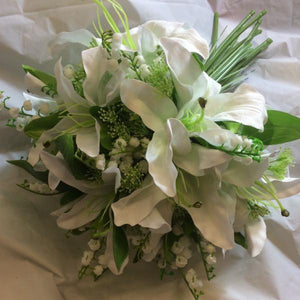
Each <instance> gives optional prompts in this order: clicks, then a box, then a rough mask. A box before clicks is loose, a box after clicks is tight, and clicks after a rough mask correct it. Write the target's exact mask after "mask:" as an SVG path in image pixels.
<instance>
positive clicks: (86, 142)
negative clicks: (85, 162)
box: [76, 121, 100, 157]
mask: <svg viewBox="0 0 300 300" xmlns="http://www.w3.org/2000/svg"><path fill="white" fill-rule="evenodd" d="M76 144H77V146H78V148H79V149H80V150H81V151H82V152H84V153H86V154H87V155H88V156H90V157H96V156H97V155H98V154H99V151H100V126H99V124H98V122H97V121H95V127H89V128H81V129H80V130H79V131H78V132H77V134H76Z"/></svg>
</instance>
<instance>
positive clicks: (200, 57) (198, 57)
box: [193, 52, 205, 71]
mask: <svg viewBox="0 0 300 300" xmlns="http://www.w3.org/2000/svg"><path fill="white" fill-rule="evenodd" d="M193 57H194V58H195V60H196V62H197V63H198V64H199V66H200V68H201V70H202V71H204V70H205V65H204V63H203V57H202V56H200V55H199V54H198V53H195V52H193Z"/></svg>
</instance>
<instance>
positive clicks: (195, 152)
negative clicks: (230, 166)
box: [173, 143, 231, 176]
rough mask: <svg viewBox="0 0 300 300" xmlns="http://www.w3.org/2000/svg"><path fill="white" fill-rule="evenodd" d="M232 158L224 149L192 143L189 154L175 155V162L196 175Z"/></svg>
mask: <svg viewBox="0 0 300 300" xmlns="http://www.w3.org/2000/svg"><path fill="white" fill-rule="evenodd" d="M230 159H231V156H230V155H228V154H226V153H225V152H223V151H219V150H214V149H208V148H205V147H202V146H200V145H197V144H195V143H192V148H191V151H190V152H189V153H188V154H187V155H174V156H173V161H174V162H175V164H176V165H177V166H178V167H179V168H181V169H183V170H185V171H186V172H188V173H190V174H192V175H194V176H202V175H203V174H204V171H203V170H204V169H208V168H211V167H214V166H218V165H220V164H222V163H224V162H226V161H228V160H230Z"/></svg>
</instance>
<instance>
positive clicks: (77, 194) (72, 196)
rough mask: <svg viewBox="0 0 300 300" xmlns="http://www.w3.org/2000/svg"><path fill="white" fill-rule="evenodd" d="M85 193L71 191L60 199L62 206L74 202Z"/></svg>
mask: <svg viewBox="0 0 300 300" xmlns="http://www.w3.org/2000/svg"><path fill="white" fill-rule="evenodd" d="M81 195H83V193H82V192H81V191H78V190H76V189H72V190H69V191H67V192H65V193H64V195H63V196H62V197H61V199H60V205H61V206H64V205H66V204H68V203H69V202H72V201H74V200H76V199H77V198H79V197H80V196H81Z"/></svg>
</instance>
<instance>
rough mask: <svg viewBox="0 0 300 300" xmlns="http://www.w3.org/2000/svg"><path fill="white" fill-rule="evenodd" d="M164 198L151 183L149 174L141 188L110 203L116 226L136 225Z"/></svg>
mask: <svg viewBox="0 0 300 300" xmlns="http://www.w3.org/2000/svg"><path fill="white" fill-rule="evenodd" d="M165 198H166V195H165V194H164V193H163V192H162V191H161V190H160V189H159V188H158V187H157V186H156V185H154V184H153V181H152V179H151V177H150V176H149V177H147V178H146V179H145V181H144V183H143V184H142V186H141V188H139V189H138V190H136V191H134V192H133V193H131V194H130V195H128V196H126V197H124V198H121V199H120V200H119V201H117V202H114V203H113V204H112V205H111V208H112V210H113V213H114V222H115V224H116V225H117V226H122V225H124V224H129V225H131V226H134V225H137V224H139V223H140V222H141V221H142V220H143V219H145V218H146V217H147V216H148V215H149V214H151V212H152V210H153V209H154V207H155V206H156V205H157V204H158V203H159V202H160V201H162V200H163V199H165Z"/></svg>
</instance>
